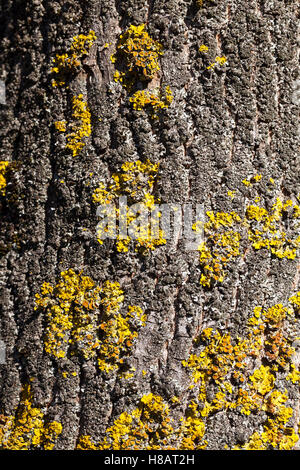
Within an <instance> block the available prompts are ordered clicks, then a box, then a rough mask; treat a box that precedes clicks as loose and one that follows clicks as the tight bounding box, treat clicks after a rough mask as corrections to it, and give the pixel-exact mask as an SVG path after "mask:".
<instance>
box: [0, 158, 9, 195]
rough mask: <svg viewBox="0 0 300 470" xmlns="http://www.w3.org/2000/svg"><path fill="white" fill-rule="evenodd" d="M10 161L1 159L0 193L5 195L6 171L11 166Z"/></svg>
mask: <svg viewBox="0 0 300 470" xmlns="http://www.w3.org/2000/svg"><path fill="white" fill-rule="evenodd" d="M9 165H10V163H9V162H5V161H0V195H2V196H5V192H6V178H5V173H6V172H7V169H8V167H9Z"/></svg>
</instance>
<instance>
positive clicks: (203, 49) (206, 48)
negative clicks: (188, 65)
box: [199, 44, 208, 54]
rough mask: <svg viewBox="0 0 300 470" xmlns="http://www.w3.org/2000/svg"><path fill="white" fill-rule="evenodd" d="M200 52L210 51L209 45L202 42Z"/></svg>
mask: <svg viewBox="0 0 300 470" xmlns="http://www.w3.org/2000/svg"><path fill="white" fill-rule="evenodd" d="M199 52H204V54H206V52H208V47H207V46H206V45H205V44H201V46H200V47H199Z"/></svg>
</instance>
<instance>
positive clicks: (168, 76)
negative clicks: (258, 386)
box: [0, 0, 300, 449]
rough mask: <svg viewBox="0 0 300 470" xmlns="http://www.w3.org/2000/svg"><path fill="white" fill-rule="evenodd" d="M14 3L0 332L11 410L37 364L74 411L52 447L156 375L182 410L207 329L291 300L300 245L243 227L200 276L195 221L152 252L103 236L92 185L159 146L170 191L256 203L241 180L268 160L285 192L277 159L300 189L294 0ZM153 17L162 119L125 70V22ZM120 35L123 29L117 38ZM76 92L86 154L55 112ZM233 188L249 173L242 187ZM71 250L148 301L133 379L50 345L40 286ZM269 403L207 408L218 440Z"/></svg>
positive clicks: (95, 426)
mask: <svg viewBox="0 0 300 470" xmlns="http://www.w3.org/2000/svg"><path fill="white" fill-rule="evenodd" d="M1 15H2V20H1V25H0V37H1V44H2V45H1V76H0V78H1V79H2V80H3V81H4V82H5V86H6V104H2V105H0V115H1V123H2V124H1V129H0V133H1V147H0V153H1V158H0V159H1V160H4V161H10V162H15V167H14V168H13V170H12V171H11V172H10V175H9V178H8V186H7V190H6V195H5V197H4V196H3V197H1V211H2V212H1V222H0V224H1V233H0V241H1V260H0V262H1V286H0V287H1V317H0V338H1V339H2V340H3V341H4V343H5V345H6V361H5V364H1V365H0V403H1V406H0V411H1V413H3V414H4V415H13V414H14V410H15V408H16V407H17V405H18V403H19V400H20V391H21V388H22V385H23V384H24V383H27V382H28V380H29V379H30V378H34V380H33V381H32V391H33V395H34V403H35V406H36V407H38V408H41V409H43V410H46V414H47V417H48V418H49V419H50V420H56V421H58V422H60V423H62V428H63V429H62V433H61V435H60V436H59V438H58V439H57V441H56V444H55V449H75V447H76V443H77V441H78V438H79V436H81V435H90V436H91V437H92V439H93V441H94V442H96V443H97V442H100V441H101V439H103V437H104V436H105V430H106V429H107V427H108V426H109V425H112V424H113V422H114V420H115V419H116V418H118V416H119V415H120V414H121V413H122V412H123V411H128V412H131V411H132V410H133V409H134V408H135V407H136V406H137V405H138V403H139V400H140V398H141V396H143V395H144V394H145V393H150V392H152V393H153V394H157V395H160V396H162V397H163V399H164V400H165V401H166V402H169V403H170V400H171V398H172V397H173V396H177V397H180V400H181V404H180V406H179V407H177V408H176V409H175V411H174V417H175V420H176V419H179V417H180V416H181V414H182V413H183V411H184V409H185V407H186V405H187V403H188V401H189V400H190V399H191V397H192V394H193V391H190V390H189V385H190V383H191V382H190V374H189V371H188V370H187V368H185V367H184V366H183V365H182V361H183V360H187V359H188V357H189V354H190V353H191V352H193V351H194V339H195V338H196V337H197V335H199V332H201V331H202V330H203V329H204V328H206V327H212V328H214V329H219V330H221V331H223V332H227V331H230V334H231V336H232V337H235V336H237V335H239V334H241V332H242V331H243V329H244V328H245V324H246V321H247V318H248V317H249V316H250V315H251V313H252V312H253V308H254V307H255V306H257V305H264V306H266V307H271V306H272V305H275V304H278V303H282V304H284V305H286V302H287V301H288V299H289V297H290V296H291V295H292V294H294V293H295V292H296V291H297V289H298V290H299V259H298V257H296V258H295V259H294V260H289V259H286V258H283V259H279V258H277V257H272V256H271V255H270V253H269V252H268V251H267V250H257V251H256V250H254V249H253V248H251V246H250V245H249V243H248V242H247V240H246V239H244V240H242V241H241V246H240V252H241V254H242V256H241V257H239V258H237V259H236V260H233V261H232V263H230V264H229V266H228V268H227V269H226V271H227V276H226V278H225V280H224V282H223V283H220V284H217V285H215V286H213V288H212V289H205V288H203V286H201V285H200V283H199V280H200V276H201V269H200V265H199V253H198V252H197V251H196V252H194V251H191V252H189V251H187V250H186V249H185V245H184V243H183V241H182V240H181V239H179V240H178V241H177V242H176V243H173V244H172V243H167V244H166V245H165V246H162V247H158V248H156V249H155V250H153V251H151V252H150V253H149V254H148V255H146V256H143V255H141V254H139V253H137V252H135V251H134V250H130V251H129V252H128V253H118V252H117V251H116V249H115V245H114V243H113V242H112V241H106V242H104V244H103V245H100V244H99V243H98V242H97V240H96V236H95V229H96V225H97V217H96V205H95V204H93V203H92V194H93V191H94V190H95V188H96V187H97V184H98V183H99V181H100V180H103V181H105V182H106V183H108V182H109V181H110V175H111V174H112V173H113V172H115V171H118V170H120V167H121V164H122V163H124V162H125V161H128V160H129V161H133V160H137V159H140V160H143V161H144V160H146V159H147V158H149V159H150V160H151V161H152V162H154V163H157V162H160V170H159V180H158V183H157V185H156V187H155V194H156V195H157V197H160V199H161V200H162V202H163V203H171V202H175V203H180V204H184V203H191V204H194V205H196V204H197V203H202V204H203V205H204V208H205V210H206V211H209V210H213V211H224V212H230V211H232V210H235V211H237V212H241V211H243V210H244V208H245V206H246V203H247V201H248V202H249V200H251V194H252V193H251V188H248V187H246V186H245V185H244V184H243V183H242V180H243V179H245V178H248V177H249V175H250V176H251V175H255V174H262V175H263V178H262V180H261V182H259V185H260V186H259V192H260V196H261V197H262V199H263V200H264V201H268V200H270V196H269V192H268V185H267V182H268V180H269V178H270V177H272V178H274V180H275V181H276V183H278V188H279V196H282V197H285V198H295V197H296V196H297V194H299V191H300V184H299V182H300V181H299V153H298V152H299V121H298V109H297V103H296V102H295V91H294V89H295V86H296V81H297V78H298V76H297V74H298V68H297V67H298V50H297V45H298V41H299V30H298V22H299V17H298V15H299V9H298V5H297V2H296V1H294V0H284V1H279V0H263V1H260V0H247V1H246V0H240V1H234V0H231V1H228V0H224V1H219V0H218V1H210V0H204V5H203V7H202V8H200V9H199V8H197V6H196V4H195V2H192V1H191V0H189V1H187V0H185V1H184V0H157V1H152V0H149V1H142V0H125V1H118V0H116V1H114V2H112V1H110V0H90V1H88V0H85V1H84V0H82V1H79V0H78V1H77V0H70V1H69V2H64V1H62V0H60V1H59V0H57V1H52V0H51V1H48V2H44V1H42V0H29V1H23V0H7V1H6V2H2V11H1ZM141 23H147V28H148V31H149V33H150V35H151V37H153V38H154V39H155V40H158V41H159V42H160V43H161V44H162V45H163V49H164V55H163V56H162V57H161V58H160V65H161V71H160V73H159V75H158V79H159V80H161V81H163V82H164V83H166V84H168V85H170V87H171V89H172V91H173V94H174V100H173V103H172V105H171V106H170V108H169V109H166V110H164V111H163V114H162V117H160V119H158V120H156V121H153V120H151V119H150V118H149V116H147V114H146V113H144V112H138V111H134V110H132V106H131V104H130V103H129V102H128V95H127V93H126V91H125V90H124V89H122V87H121V86H120V85H119V84H116V83H115V82H114V80H113V75H114V72H115V68H114V64H112V63H111V61H110V55H111V54H112V53H113V52H114V51H115V44H116V41H117V38H118V36H119V34H121V32H122V31H124V30H125V29H126V28H128V27H129V25H130V24H136V25H137V24H141ZM90 29H93V30H94V31H95V33H96V35H97V41H96V43H95V45H93V46H92V48H91V50H90V53H89V55H88V58H87V59H86V65H85V66H84V67H83V68H82V69H81V71H80V72H79V73H78V74H76V76H74V77H73V78H72V80H71V81H70V83H69V87H70V88H69V90H68V89H65V88H59V89H57V88H53V87H52V86H51V79H52V76H51V74H50V69H51V67H52V59H53V58H54V57H55V54H56V53H59V52H61V51H64V50H66V48H67V47H68V46H69V44H70V40H71V39H72V37H73V36H74V35H76V34H80V33H83V34H87V33H88V31H89V30H90ZM105 43H112V44H111V45H110V46H109V48H106V49H104V48H103V45H104V44H105ZM201 44H206V45H207V46H208V47H209V49H210V54H211V55H210V57H215V56H217V55H218V56H222V55H224V56H226V58H227V65H225V66H223V67H219V68H216V69H215V70H213V71H207V70H206V66H207V64H208V62H207V60H208V59H207V58H206V56H204V55H203V54H202V55H201V54H200V53H199V52H198V49H199V46H200V45H201ZM79 93H83V94H84V96H85V97H87V102H88V106H89V108H90V111H91V114H92V135H91V137H90V138H89V139H87V144H86V146H85V147H84V149H83V150H82V151H81V153H80V154H79V155H78V156H76V157H73V156H72V154H71V153H70V152H68V151H67V150H66V149H65V148H64V145H65V142H64V138H63V136H60V135H59V134H58V133H57V132H56V131H55V129H54V125H53V123H54V121H58V120H63V119H66V120H70V116H71V112H70V97H71V96H72V95H75V94H79ZM99 118H101V121H99ZM90 173H93V175H92V176H90ZM61 180H64V183H61ZM229 190H236V196H235V198H234V199H233V200H231V199H230V198H229V197H228V196H227V191H229ZM83 229H84V230H83ZM86 229H87V230H86ZM69 268H72V269H74V270H75V271H76V272H79V271H81V270H83V273H84V274H85V275H87V276H90V277H91V279H93V280H94V281H95V282H96V283H97V284H99V285H100V284H101V283H102V282H104V281H105V280H107V279H109V280H112V281H117V282H119V283H120V285H121V288H122V289H123V290H124V295H125V300H126V304H128V305H139V306H141V307H142V308H143V309H144V311H145V312H146V313H147V321H146V325H145V326H144V327H143V328H142V329H141V331H140V333H139V336H138V338H137V340H136V343H135V345H134V347H133V349H132V351H131V354H130V357H129V358H128V359H127V362H128V364H129V365H130V366H133V367H135V369H136V371H135V376H134V379H133V380H128V381H124V380H121V379H120V378H119V377H118V375H117V374H115V373H112V374H110V375H106V374H104V373H101V372H99V370H98V369H97V366H96V364H95V361H94V360H90V361H85V360H83V359H81V358H80V357H77V356H70V357H68V358H67V359H66V360H65V363H64V364H65V365H64V370H69V371H70V372H74V371H75V372H76V373H77V375H76V376H72V375H69V376H68V378H67V379H65V378H63V377H62V375H61V373H60V372H59V371H60V362H59V361H56V360H55V359H53V358H51V357H49V355H47V353H46V352H45V350H44V346H43V335H44V330H45V318H44V317H43V315H42V314H39V313H37V311H35V310H34V306H35V294H36V293H38V292H39V291H40V287H41V285H42V284H43V283H44V282H50V283H52V284H53V285H54V284H56V283H57V282H58V280H59V276H60V273H61V271H63V270H67V269H69ZM294 362H295V363H297V358H296V359H294ZM251 367H252V369H251ZM251 367H250V369H249V374H251V372H253V365H252V366H251ZM142 370H146V371H147V375H146V376H143V375H142ZM279 383H280V378H279ZM282 383H283V382H282ZM286 386H287V385H286V383H285V385H284V386H283V385H282V387H286ZM288 387H290V389H289V390H290V395H289V397H290V398H289V403H288V404H289V406H291V407H292V408H293V411H294V416H293V420H292V425H291V426H292V427H294V428H295V430H296V431H297V422H298V421H299V396H298V395H297V386H295V385H293V384H292V383H290V384H289V385H288ZM212 393H214V389H213V386H212ZM265 420H266V415H265V412H264V411H260V412H258V413H252V414H250V415H249V416H245V415H242V414H240V413H239V412H238V411H234V410H233V411H228V410H227V411H226V410H220V411H219V412H216V413H214V414H213V415H212V416H211V417H210V418H209V419H207V420H206V421H205V426H206V433H205V439H206V440H207V442H208V446H207V448H208V449H224V446H225V445H227V446H229V447H230V448H233V447H234V446H235V445H237V444H241V443H244V442H246V441H247V440H248V439H249V437H250V436H251V435H252V434H253V433H254V432H255V431H257V430H259V429H260V426H262V425H263V423H264V422H265ZM296 447H297V444H296Z"/></svg>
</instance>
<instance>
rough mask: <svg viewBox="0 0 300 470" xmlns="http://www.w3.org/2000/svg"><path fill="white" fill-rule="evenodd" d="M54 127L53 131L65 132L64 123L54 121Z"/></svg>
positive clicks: (65, 126)
mask: <svg viewBox="0 0 300 470" xmlns="http://www.w3.org/2000/svg"><path fill="white" fill-rule="evenodd" d="M54 126H55V129H56V130H57V131H59V132H66V130H67V123H66V121H55V123H54Z"/></svg>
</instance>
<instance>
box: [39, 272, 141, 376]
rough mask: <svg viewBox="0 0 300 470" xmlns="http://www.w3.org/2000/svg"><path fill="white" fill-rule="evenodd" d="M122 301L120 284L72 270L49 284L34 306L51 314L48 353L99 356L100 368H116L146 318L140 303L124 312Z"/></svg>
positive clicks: (48, 315)
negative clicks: (96, 281)
mask: <svg viewBox="0 0 300 470" xmlns="http://www.w3.org/2000/svg"><path fill="white" fill-rule="evenodd" d="M123 300H124V295H123V291H122V290H121V289H120V285H119V283H118V282H110V281H106V282H104V284H103V286H101V287H100V286H97V285H96V284H95V283H94V281H92V279H90V278H89V277H88V276H83V275H82V274H81V273H79V274H77V273H76V272H75V271H73V270H72V269H69V270H67V271H64V272H62V273H61V280H60V281H59V282H58V283H57V284H56V285H55V286H54V287H53V286H51V285H50V284H48V283H44V284H43V286H42V289H41V294H36V307H35V308H36V309H38V308H41V309H43V310H44V311H45V313H46V320H47V325H46V333H45V338H44V346H45V351H46V352H47V353H48V354H50V355H51V356H53V357H55V358H57V359H61V358H64V357H66V356H67V354H68V353H70V354H81V355H82V356H83V357H84V358H85V359H91V358H94V357H97V360H98V365H99V368H100V369H101V370H105V371H106V372H108V371H111V370H117V369H118V368H119V365H120V364H122V360H123V358H124V357H125V356H126V354H127V353H128V351H129V350H130V349H131V348H132V346H133V342H134V340H135V338H136V337H137V336H138V333H137V331H138V329H139V328H140V327H142V326H143V325H144V324H145V321H146V316H145V315H144V313H143V311H142V309H141V308H140V307H138V306H129V307H128V311H127V313H126V314H125V315H124V314H122V313H121V311H120V310H121V305H122V302H123Z"/></svg>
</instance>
